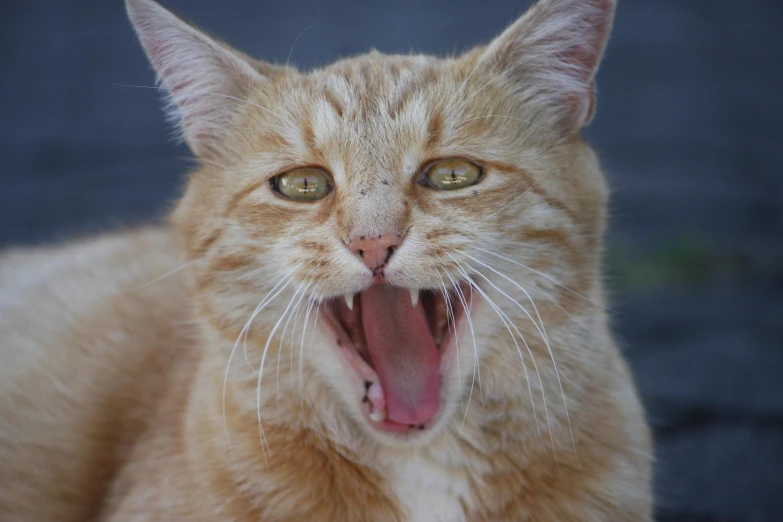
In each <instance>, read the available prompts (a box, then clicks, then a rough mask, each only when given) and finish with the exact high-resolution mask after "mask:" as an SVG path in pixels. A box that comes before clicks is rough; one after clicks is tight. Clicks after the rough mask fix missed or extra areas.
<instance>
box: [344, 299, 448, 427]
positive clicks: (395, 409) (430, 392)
mask: <svg viewBox="0 0 783 522" xmlns="http://www.w3.org/2000/svg"><path fill="white" fill-rule="evenodd" d="M359 295H360V299H361V305H362V326H363V328H364V335H365V340H366V343H367V350H368V351H369V352H370V358H371V359H372V364H373V366H374V367H375V372H376V373H377V374H378V377H379V378H380V380H381V386H383V391H384V394H385V396H386V406H387V408H388V412H387V419H388V420H390V421H392V422H397V423H400V424H416V425H418V424H422V423H424V422H427V421H428V420H430V419H431V418H432V417H433V416H434V415H435V413H437V411H438V408H439V406H440V397H439V395H440V394H439V392H440V353H439V352H438V347H437V346H436V344H435V340H434V339H433V338H432V333H431V332H430V328H429V325H428V324H427V315H426V314H425V312H424V305H423V304H421V303H419V304H418V306H416V308H414V307H413V304H412V303H411V298H410V292H409V291H408V290H406V289H404V288H395V287H393V286H389V285H373V286H371V287H370V288H369V289H368V290H365V291H364V292H362V293H361V294H359Z"/></svg>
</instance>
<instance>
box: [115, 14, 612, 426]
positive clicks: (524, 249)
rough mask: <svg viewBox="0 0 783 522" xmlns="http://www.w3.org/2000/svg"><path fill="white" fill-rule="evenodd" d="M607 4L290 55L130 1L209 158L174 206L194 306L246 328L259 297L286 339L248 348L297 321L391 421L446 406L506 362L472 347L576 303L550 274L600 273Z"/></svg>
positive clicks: (331, 368) (340, 394) (379, 415)
mask: <svg viewBox="0 0 783 522" xmlns="http://www.w3.org/2000/svg"><path fill="white" fill-rule="evenodd" d="M612 8H613V4H612V3H611V2H598V1H596V2H590V1H582V2H578V1H575V0H574V1H560V2H557V1H548V2H543V3H541V4H540V5H539V6H537V7H536V8H535V9H534V10H532V11H531V12H530V13H528V15H527V16H526V17H525V18H523V19H522V20H520V21H519V22H517V24H515V25H514V26H512V27H511V28H509V30H507V31H506V33H504V34H503V35H501V37H499V38H498V39H497V40H496V41H495V42H493V43H492V44H491V45H490V46H488V47H487V48H482V49H477V50H475V51H473V52H471V53H469V54H467V55H465V56H463V57H459V58H455V59H447V60H441V59H435V58H430V57H423V56H412V57H406V56H385V55H382V54H378V53H371V54H368V55H364V56H360V57H357V58H352V59H347V60H343V61H340V62H337V63H335V64H333V65H331V66H329V67H326V68H324V69H322V70H317V71H314V72H310V73H299V72H297V71H294V70H291V69H287V68H285V69H284V68H277V67H272V66H268V65H265V64H259V63H256V62H253V61H251V60H249V59H247V58H245V57H243V56H241V55H238V54H237V53H235V52H233V51H230V50H229V49H228V48H226V47H224V46H222V45H221V44H217V43H215V42H214V41H212V40H209V39H208V38H207V37H205V36H204V35H202V34H200V33H198V32H196V31H195V30H194V29H193V28H191V27H189V26H185V25H184V24H182V23H181V22H179V21H178V20H177V19H175V18H174V17H173V16H171V15H170V14H169V13H168V12H166V11H164V10H162V9H161V8H160V7H159V6H156V5H155V4H152V3H151V2H149V1H146V0H144V1H143V0H136V1H130V2H129V9H130V12H131V17H132V18H133V20H134V23H135V25H136V27H137V29H138V31H139V34H140V37H141V40H142V43H143V44H144V46H145V49H146V50H147V52H148V54H149V55H150V58H151V60H152V62H153V64H154V65H155V66H156V68H157V69H158V71H159V73H160V74H161V78H162V80H163V82H164V84H165V85H166V87H167V88H168V89H169V91H170V92H171V94H172V99H173V101H175V102H176V104H177V105H178V107H179V109H178V111H179V112H178V113H177V114H178V115H179V117H180V118H181V121H182V125H183V129H184V135H185V138H186V139H187V140H188V142H189V144H190V145H191V147H192V148H193V149H194V151H195V152H196V153H197V155H199V156H200V157H201V158H202V159H203V160H204V161H203V168H201V169H200V170H199V171H197V172H196V173H194V174H193V176H192V178H191V180H190V182H189V185H188V188H187V190H186V193H185V196H184V198H183V200H182V202H181V203H180V206H179V208H178V210H177V212H176V214H175V221H176V223H177V226H178V227H179V228H180V230H181V231H182V233H183V237H184V238H185V242H186V245H187V248H188V251H189V253H190V255H191V256H192V257H193V258H194V259H201V260H203V261H204V263H202V264H200V265H199V267H198V268H197V269H195V273H196V274H197V275H196V283H197V289H198V292H199V306H200V307H201V309H202V310H203V311H206V312H207V313H209V314H210V315H211V317H212V318H213V323H214V324H215V325H217V327H218V328H219V329H221V330H223V331H224V332H226V334H227V337H229V336H233V337H234V338H235V337H236V335H237V334H239V333H240V331H241V330H242V328H243V327H244V326H245V325H246V324H247V321H248V320H249V319H250V318H251V316H253V315H254V311H255V310H259V309H260V308H261V306H262V305H263V311H260V312H259V313H258V314H257V315H258V317H257V318H256V319H255V321H254V322H255V323H256V325H257V326H259V327H262V328H265V330H263V331H266V332H267V333H268V335H269V336H270V337H269V338H270V339H275V341H274V342H271V341H270V342H266V339H257V340H255V343H256V344H257V346H256V348H257V350H256V351H254V352H253V354H254V355H253V356H254V357H255V358H257V359H264V360H267V361H276V358H277V357H279V356H280V353H281V352H280V351H278V342H277V340H276V339H277V337H274V335H277V336H279V335H280V333H281V332H285V333H286V335H288V336H289V338H288V340H286V339H285V338H284V339H283V343H282V344H280V346H282V345H283V344H284V345H285V346H286V347H287V348H290V349H293V348H295V352H301V357H302V359H303V362H302V364H304V365H307V367H308V368H312V369H313V371H314V372H315V374H316V375H318V376H319V378H320V379H322V380H323V381H324V383H325V384H326V387H325V388H324V393H326V394H331V395H334V399H336V400H337V402H338V403H339V404H340V405H341V409H342V410H343V411H344V412H345V413H347V414H348V415H349V416H351V417H352V418H353V419H354V420H355V421H356V422H357V423H358V424H359V425H361V426H363V427H364V428H365V429H366V431H367V432H368V433H370V434H373V435H374V436H377V437H379V438H380V439H381V440H387V441H396V440H400V439H402V440H413V439H416V438H417V437H418V438H421V437H424V436H425V435H426V434H427V433H432V432H434V431H436V430H437V429H438V428H439V427H440V426H443V425H445V424H447V423H448V422H450V421H452V420H453V418H454V417H455V412H456V410H457V409H458V406H459V405H460V402H461V400H464V399H465V398H466V397H468V396H469V395H470V393H471V390H472V386H473V385H474V384H475V383H476V376H475V375H476V374H475V371H476V370H477V369H479V368H480V369H481V371H482V372H483V373H484V374H486V375H489V376H502V375H504V371H503V368H497V369H494V370H497V371H494V370H493V368H482V367H481V362H482V361H487V360H489V359H490V355H488V354H491V353H493V352H494V355H495V357H494V359H493V360H495V361H506V360H509V359H510V358H511V357H512V356H513V357H517V355H516V350H518V349H519V343H512V342H511V341H512V340H513V337H514V331H516V333H518V334H519V335H520V337H521V336H522V335H523V333H524V332H535V331H538V332H541V327H539V326H537V325H538V324H540V323H537V322H536V317H537V316H539V315H541V316H543V319H542V318H541V317H538V319H537V320H538V321H540V322H545V321H547V319H549V320H553V319H554V318H555V316H557V315H558V312H556V310H557V309H564V308H567V307H568V303H567V301H568V299H567V298H566V297H564V295H565V294H564V293H563V292H560V291H558V290H559V287H558V286H557V285H556V284H555V283H553V281H554V280H557V281H558V282H562V283H568V285H569V286H570V287H572V288H578V289H579V290H581V291H583V292H585V293H589V292H590V291H591V286H592V284H593V283H594V281H595V277H596V271H597V268H596V265H597V263H596V262H597V250H598V247H599V240H598V237H599V236H600V234H601V232H602V226H603V224H602V221H603V207H604V200H605V189H604V185H603V180H602V176H601V175H600V172H599V171H598V170H597V166H596V164H595V160H594V158H593V156H592V154H591V153H590V152H589V149H587V148H586V146H585V145H584V144H582V142H581V141H580V140H579V139H578V138H577V137H576V135H575V133H576V131H578V129H579V128H581V127H582V126H583V125H584V124H586V123H587V122H588V121H589V119H590V117H591V114H592V107H593V97H592V90H593V88H592V78H593V74H594V70H595V67H596V66H597V63H598V59H599V57H600V54H601V51H602V49H603V45H604V42H605V38H606V33H607V31H608V28H609V25H610V22H611V14H612ZM522 292H524V293H522ZM525 299H528V300H527V301H524V300H525ZM501 301H502V302H501ZM495 303H497V304H495ZM520 303H522V304H520ZM532 303H536V304H537V305H538V306H537V307H535V312H534V308H533V307H531V306H530V304H532ZM553 304H554V306H553ZM547 311H551V312H549V315H550V316H551V317H548V316H547V313H548V312H547ZM523 322H526V323H527V324H526V325H524V326H523V325H522V324H521V323H523ZM308 323H309V325H308ZM542 326H543V325H542ZM270 330H274V331H275V333H274V334H271V333H269V332H270ZM520 330H521V331H520ZM505 331H508V332H509V333H511V336H510V337H509V340H507V341H505V342H495V341H494V340H493V339H494V337H495V336H496V335H497V334H498V333H500V332H505ZM292 332H295V333H293V334H292ZM542 337H545V336H542ZM251 344H252V343H251ZM289 345H290V347H289ZM270 346H271V349H270V348H269V347H270ZM270 351H271V353H270ZM287 351H288V350H285V352H287ZM296 357H299V355H296ZM257 362H260V360H259V361H257ZM271 366H272V367H271V368H269V369H267V370H266V371H268V372H270V375H272V374H273V372H274V365H273V364H272V365H271ZM498 378H501V377H498ZM269 380H270V381H274V379H273V378H270V379H269ZM494 381H497V378H495V379H494ZM501 381H502V378H501ZM506 384H507V386H508V387H509V388H511V387H513V388H515V389H516V388H518V383H506ZM490 386H491V389H495V390H502V389H503V386H504V385H503V383H502V382H501V383H500V384H498V383H497V382H493V384H491V385H490ZM463 405H464V404H463Z"/></svg>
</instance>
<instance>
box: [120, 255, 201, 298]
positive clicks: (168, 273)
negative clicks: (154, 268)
mask: <svg viewBox="0 0 783 522" xmlns="http://www.w3.org/2000/svg"><path fill="white" fill-rule="evenodd" d="M201 261H204V258H199V259H192V260H190V261H188V262H187V263H183V264H181V265H179V266H178V267H176V268H173V269H171V270H169V271H168V272H164V273H163V274H161V275H159V276H158V277H155V278H153V279H150V280H149V281H147V282H146V283H142V284H140V285H137V286H132V287H130V288H124V289H122V290H121V292H134V291H136V290H139V289H141V288H145V287H147V286H149V285H151V284H153V283H157V282H158V281H161V280H163V279H166V278H167V277H169V276H172V275H174V274H176V273H178V272H180V271H182V270H184V269H185V268H187V267H189V266H192V265H194V264H196V263H199V262H201Z"/></svg>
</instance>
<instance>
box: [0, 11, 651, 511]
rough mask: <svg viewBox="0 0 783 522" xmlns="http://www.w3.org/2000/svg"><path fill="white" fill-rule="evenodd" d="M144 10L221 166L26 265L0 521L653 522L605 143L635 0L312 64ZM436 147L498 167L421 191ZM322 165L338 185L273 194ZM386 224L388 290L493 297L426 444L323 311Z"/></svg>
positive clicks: (165, 72) (12, 316) (182, 104)
mask: <svg viewBox="0 0 783 522" xmlns="http://www.w3.org/2000/svg"><path fill="white" fill-rule="evenodd" d="M128 5H129V12H130V14H131V19H132V21H133V22H134V25H135V26H136V29H137V31H138V32H139V36H140V39H141V41H142V44H143V45H144V47H145V49H146V51H147V53H148V55H149V56H150V59H151V61H152V63H153V65H155V67H156V69H157V70H158V72H159V74H160V76H161V81H162V83H163V85H164V86H165V87H166V88H167V89H168V90H169V91H170V94H171V101H172V103H173V106H175V107H176V112H175V117H176V118H177V119H178V120H179V121H180V122H181V125H182V132H183V137H184V139H185V140H186V141H187V142H188V143H189V145H190V146H191V147H192V148H193V150H194V152H195V153H196V154H197V155H198V156H199V158H200V159H201V160H202V162H201V167H200V168H199V169H197V170H196V171H195V172H193V173H192V175H191V176H190V179H189V183H188V186H187V188H186V190H185V193H184V195H183V197H182V199H181V201H180V202H179V204H178V206H177V208H176V210H175V211H174V213H173V215H172V218H171V224H170V226H167V227H161V228H150V229H144V230H139V231H135V232H126V233H120V234H114V235H109V236H105V237H101V238H97V239H93V240H89V241H77V242H73V243H71V244H67V245H62V246H57V247H51V248H43V249H20V250H11V251H9V252H6V253H5V254H2V255H0V292H1V293H0V339H2V341H0V357H1V358H2V359H1V360H2V365H0V519H2V520H3V521H8V522H15V521H25V522H36V521H49V520H59V521H64V522H67V521H83V520H101V521H111V522H127V521H141V520H171V521H178V520H183V521H184V520H188V521H200V520H205V521H206V520H226V521H236V522H244V521H259V520H261V521H288V520H290V521H293V520H318V521H320V520H323V521H366V520H373V521H400V522H403V521H423V520H433V521H434V520H448V521H450V522H459V521H470V522H480V521H538V522H555V521H557V522H563V521H611V522H616V521H629V522H631V521H633V522H636V521H649V520H651V504H652V500H651V491H650V473H651V471H650V462H651V446H650V436H649V432H648V428H647V425H646V423H645V420H644V413H643V411H642V408H641V405H640V402H639V399H638V397H637V394H636V391H635V388H634V384H633V380H632V378H631V375H630V373H629V370H628V368H627V366H626V364H625V362H624V361H623V360H622V357H621V355H620V353H619V351H618V349H617V348H616V346H615V344H614V342H613V341H612V337H611V334H610V332H609V328H608V324H607V317H606V313H605V309H604V307H603V303H604V295H603V289H602V282H601V277H600V271H601V250H602V239H601V238H602V235H603V232H604V226H605V211H606V210H605V209H606V199H607V192H608V191H607V188H606V185H605V180H604V176H603V174H602V172H601V170H600V167H599V165H598V162H597V159H596V157H595V154H594V153H593V151H592V150H591V149H590V147H589V146H588V145H587V144H586V143H584V142H583V141H582V140H581V139H580V138H579V136H578V132H579V130H580V129H581V127H583V126H584V125H586V124H587V123H588V122H589V120H590V118H591V117H592V114H593V111H594V99H593V98H594V86H593V81H594V74H595V68H596V67H597V65H598V62H599V60H600V56H601V53H602V51H603V46H604V44H605V41H606V36H607V35H608V32H609V28H610V27H611V20H612V13H613V10H614V2H613V1H610V0H541V2H540V3H539V4H538V5H536V6H535V7H534V8H533V9H531V11H529V12H528V13H527V14H526V15H525V16H524V17H523V18H522V19H521V20H520V21H518V22H517V23H516V24H514V25H512V26H511V27H510V28H509V29H508V30H507V31H506V32H505V33H503V34H502V35H501V36H500V37H498V38H497V39H496V40H495V41H494V42H492V43H491V44H490V45H488V46H486V47H482V48H479V49H476V50H473V51H471V52H469V53H467V54H466V55H464V56H461V57H456V58H449V59H436V58H431V57H424V56H386V55H382V54H379V53H376V52H373V53H370V54H367V55H364V56H359V57H356V58H350V59H345V60H342V61H339V62H337V63H335V64H333V65H331V66H329V67H326V68H324V69H321V70H316V71H313V72H309V73H301V72H298V71H296V70H294V69H291V68H287V67H286V68H283V67H276V66H271V65H267V64H263V63H261V62H255V61H253V60H251V59H250V58H248V57H246V56H244V55H241V54H239V53H235V52H234V51H232V50H231V49H230V48H229V47H228V46H226V45H225V44H222V43H219V42H217V41H215V40H212V39H211V38H209V37H207V36H205V35H203V34H201V33H200V32H198V31H197V30H196V29H195V28H193V27H192V26H189V25H186V24H184V23H182V22H181V21H179V20H178V19H176V18H175V17H174V16H173V15H171V14H170V13H168V12H167V11H165V10H163V9H162V8H161V7H160V6H157V5H156V4H154V3H153V2H152V1H151V0H128ZM569 60H570V61H569ZM438 158H464V159H468V160H470V161H472V162H474V163H476V164H477V165H480V166H481V167H482V169H483V172H484V174H483V177H482V178H481V181H480V182H479V183H477V184H476V185H475V186H473V187H468V188H466V189H462V190H457V191H453V192H437V191H434V190H432V189H429V188H427V187H424V186H421V185H420V184H417V183H416V179H418V178H417V176H418V175H420V173H421V169H422V168H424V166H425V165H427V164H429V163H430V162H432V161H433V160H437V159H438ZM307 166H314V167H318V168H321V169H323V170H324V171H326V172H328V173H329V175H330V176H331V178H332V179H333V182H334V185H335V189H334V190H333V191H332V192H331V193H330V194H329V195H328V196H326V197H325V198H324V199H322V200H319V201H317V202H315V203H306V204H305V203H297V202H293V201H289V200H285V199H283V198H281V197H279V196H277V195H275V194H274V193H273V191H272V190H271V189H270V184H269V180H270V179H271V178H272V177H273V176H275V175H277V174H279V173H281V172H285V171H287V170H290V169H292V168H298V167H307ZM386 231H393V232H395V233H397V234H399V235H400V236H403V235H404V236H405V239H404V241H403V242H402V244H401V246H400V248H399V249H398V250H397V251H396V252H395V254H394V257H393V258H392V261H391V262H390V263H389V265H388V267H387V269H386V279H387V281H388V282H389V283H390V284H393V285H395V286H401V287H408V288H415V289H419V288H435V289H438V288H442V287H443V286H444V285H448V283H449V280H454V281H460V282H464V281H466V279H467V276H468V275H472V277H473V278H475V282H476V283H477V285H478V288H477V289H476V291H475V292H474V294H475V295H471V297H470V299H472V300H475V301H476V305H475V307H474V310H473V313H472V323H471V325H470V326H471V329H472V330H474V331H473V332H471V331H470V330H469V329H464V330H463V331H462V332H461V335H460V339H461V341H460V343H459V344H458V345H456V348H455V351H454V352H453V353H452V355H450V356H449V357H450V359H449V360H448V361H446V362H444V363H443V365H444V366H443V368H444V369H443V372H444V373H443V375H442V377H443V390H442V395H443V397H444V398H443V403H444V405H443V406H442V414H441V416H440V417H438V420H437V422H435V424H434V425H433V426H432V427H431V428H429V429H428V430H427V431H426V432H424V433H422V434H421V435H420V436H419V435H417V436H416V437H410V438H409V439H407V440H401V439H395V438H393V437H389V436H385V435H382V434H380V433H378V432H374V431H372V430H371V429H370V427H369V426H368V425H367V423H366V421H365V419H364V418H363V417H362V416H361V413H360V409H359V404H358V402H359V401H358V400H357V397H356V395H355V393H354V390H353V389H352V388H351V387H350V386H349V385H348V384H347V383H348V381H349V380H350V379H349V378H348V374H347V373H346V372H347V371H348V370H347V369H346V367H345V366H343V365H342V364H341V363H340V362H339V360H338V357H337V355H336V352H335V349H334V347H333V346H332V345H331V344H330V341H329V339H328V336H329V334H328V332H326V330H324V329H323V328H320V327H319V326H318V324H317V323H318V321H319V319H318V318H319V317H320V316H319V315H318V312H320V306H321V305H320V304H319V303H322V302H323V301H324V300H326V299H331V298H335V297H336V298H340V296H342V295H344V294H353V293H357V292H360V291H362V290H364V289H365V288H367V286H368V285H369V284H370V283H369V281H370V279H368V276H367V274H366V273H365V272H366V270H365V269H364V267H363V265H362V264H361V262H359V261H358V260H357V259H356V258H355V257H354V256H353V255H352V254H351V253H350V252H349V251H348V249H347V248H346V245H347V244H348V243H349V242H350V240H351V238H353V237H357V236H359V235H364V234H368V235H369V234H379V233H383V232H386ZM370 277H371V276H370ZM444 279H445V281H444ZM286 282H287V283H286ZM278 283H281V284H280V285H279V286H277V287H276V286H275V285H277V284H278ZM282 283H286V285H285V286H283V284H282ZM276 288H277V289H280V288H282V290H280V292H279V293H278V295H277V296H276V297H275V298H274V299H272V300H271V301H269V303H268V305H267V306H266V307H265V308H264V309H263V311H262V312H261V313H259V314H258V315H257V316H256V317H255V318H254V320H253V321H252V324H251V323H249V322H248V319H250V318H251V315H253V311H254V309H256V307H257V306H258V305H259V301H261V300H262V298H264V296H265V295H269V293H270V291H274V290H275V289H276ZM481 291H483V292H484V293H485V295H483V296H482V295H479V294H480V292H481ZM298 296H304V297H301V298H300V297H298ZM297 299H299V301H297ZM489 300H491V302H492V304H490V303H489ZM494 303H497V304H496V305H494V306H493V304H494ZM287 306H290V307H293V306H296V308H295V309H294V308H291V309H290V310H291V311H290V313H289V314H288V315H287V317H288V318H289V321H290V322H291V323H292V324H291V325H290V329H289V325H288V323H285V328H284V327H283V324H281V321H282V319H283V318H284V317H286V313H285V311H286V310H287V308H286V307H287ZM308 306H309V308H310V311H309V312H308V310H307V309H308ZM496 307H497V310H496ZM316 309H317V310H318V312H316ZM294 310H297V312H296V313H295V312H294ZM500 312H502V313H503V314H504V315H503V317H507V320H503V318H502V317H501V314H500ZM305 315H307V318H308V320H309V323H307V322H306V321H305V319H304V318H305ZM539 316H540V319H539ZM291 317H293V319H291ZM314 324H315V326H314ZM276 325H277V326H276ZM305 326H306V327H307V329H306V330H305ZM281 330H282V331H281ZM517 334H518V335H517ZM292 335H293V337H292ZM474 335H475V338H476V341H477V342H476V345H475V346H474V345H473V342H472V337H473V336H474ZM268 339H269V340H268ZM550 348H551V352H550ZM262 362H263V368H262V372H263V373H261V376H259V374H258V370H259V367H260V366H261V364H262ZM474 376H475V377H474ZM262 379H263V380H262ZM479 379H480V385H479ZM259 420H260V421H261V423H260V425H259Z"/></svg>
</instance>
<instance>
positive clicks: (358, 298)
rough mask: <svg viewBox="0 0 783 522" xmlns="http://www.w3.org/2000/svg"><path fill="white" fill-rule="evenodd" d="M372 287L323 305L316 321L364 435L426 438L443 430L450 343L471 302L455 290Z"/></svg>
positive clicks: (452, 356)
mask: <svg viewBox="0 0 783 522" xmlns="http://www.w3.org/2000/svg"><path fill="white" fill-rule="evenodd" d="M417 295H418V299H417V298H416V296H415V295H412V294H411V293H410V291H409V290H408V289H406V288H397V287H393V286H389V285H373V286H371V287H369V288H368V289H366V290H365V291H363V292H360V293H358V294H356V295H355V296H353V299H351V300H349V299H345V298H342V297H341V298H338V299H332V300H330V301H327V303H326V304H327V306H324V307H323V308H322V310H324V312H325V313H322V314H321V318H322V319H321V322H322V324H323V326H324V328H325V330H326V332H328V337H329V338H330V339H331V341H332V344H333V346H334V348H335V351H336V352H337V353H338V354H339V357H340V358H341V359H342V360H343V362H344V363H345V367H346V370H347V373H348V375H349V379H350V380H351V388H352V389H353V390H354V391H355V397H356V401H357V404H358V406H359V409H360V410H361V412H362V417H363V420H364V422H365V424H366V426H367V427H368V429H369V430H370V431H371V432H373V433H375V434H376V435H378V436H380V437H381V438H382V439H384V440H387V441H400V442H412V441H414V440H422V439H425V438H428V435H431V434H432V432H433V431H435V430H436V428H437V426H439V425H440V424H442V422H441V421H442V419H443V417H444V414H445V411H444V410H446V409H448V408H447V407H446V406H447V405H448V404H450V403H453V402H454V401H452V400H450V397H448V394H449V392H450V390H448V389H447V387H446V386H444V383H449V382H453V381H454V379H453V378H451V377H452V376H451V375H447V373H448V372H451V371H454V368H453V366H454V364H453V362H454V359H455V356H456V354H455V344H456V343H457V342H458V339H459V337H460V336H461V335H462V332H464V330H465V329H464V323H465V322H466V320H467V315H468V314H467V313H466V310H468V309H470V308H472V306H473V304H474V303H473V299H472V297H471V292H470V288H469V286H468V285H467V284H463V285H460V287H459V289H458V290H450V291H449V290H437V291H429V290H423V291H420V292H419V293H418V294H417Z"/></svg>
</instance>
